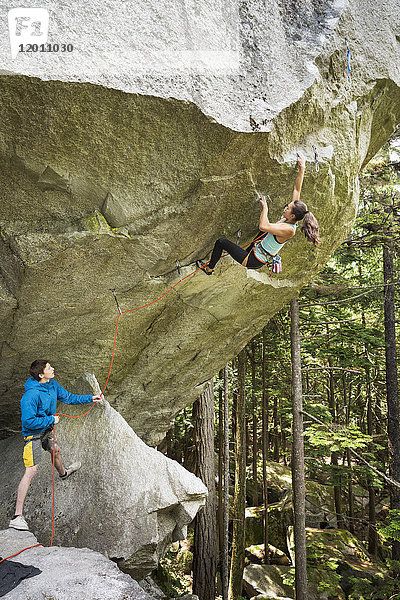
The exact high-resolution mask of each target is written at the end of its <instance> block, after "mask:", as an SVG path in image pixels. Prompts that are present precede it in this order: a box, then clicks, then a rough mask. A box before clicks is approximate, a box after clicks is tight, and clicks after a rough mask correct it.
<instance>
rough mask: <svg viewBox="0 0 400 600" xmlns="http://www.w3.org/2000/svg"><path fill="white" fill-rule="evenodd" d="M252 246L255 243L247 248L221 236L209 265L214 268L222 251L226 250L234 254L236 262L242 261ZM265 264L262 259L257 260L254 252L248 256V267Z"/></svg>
mask: <svg viewBox="0 0 400 600" xmlns="http://www.w3.org/2000/svg"><path fill="white" fill-rule="evenodd" d="M252 248H253V243H251V244H250V246H248V247H247V248H246V249H245V248H241V247H240V246H238V245H237V244H234V243H233V242H231V241H230V240H227V239H226V238H219V239H218V240H217V241H216V242H215V245H214V249H213V251H212V254H211V260H210V262H209V263H208V266H209V267H210V269H213V268H214V267H215V265H216V264H217V262H218V261H219V259H220V258H221V255H222V252H223V251H224V250H225V251H226V252H228V254H230V255H231V256H232V258H233V259H234V260H236V262H238V263H242V262H243V261H244V259H245V258H246V256H247V255H248V254H249V253H250V252H251V249H252ZM263 265H264V263H262V262H261V261H260V260H257V258H256V257H255V256H254V253H253V252H251V254H250V256H249V258H248V261H247V264H246V268H247V269H260V268H261V267H262V266H263Z"/></svg>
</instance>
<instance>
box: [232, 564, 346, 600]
mask: <svg viewBox="0 0 400 600" xmlns="http://www.w3.org/2000/svg"><path fill="white" fill-rule="evenodd" d="M335 575H336V574H335V573H332V572H329V569H328V570H325V571H324V570H323V569H308V571H307V576H308V600H345V597H346V596H345V594H344V592H343V590H342V589H341V587H340V586H339V585H338V577H337V576H336V577H335ZM243 587H244V590H245V592H246V594H247V595H248V596H249V597H254V596H256V597H258V596H261V598H263V597H266V598H282V597H285V598H290V599H292V600H293V598H294V568H293V567H287V566H282V565H248V566H247V567H245V569H244V575H243ZM261 598H258V600H261Z"/></svg>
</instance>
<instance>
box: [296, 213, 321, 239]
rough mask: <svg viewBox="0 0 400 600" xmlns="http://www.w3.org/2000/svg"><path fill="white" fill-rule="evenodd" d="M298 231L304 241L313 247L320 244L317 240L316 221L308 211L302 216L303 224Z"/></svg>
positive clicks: (317, 226)
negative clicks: (303, 236)
mask: <svg viewBox="0 0 400 600" xmlns="http://www.w3.org/2000/svg"><path fill="white" fill-rule="evenodd" d="M300 229H301V231H302V232H303V233H304V235H305V236H306V240H308V241H309V242H312V243H313V244H314V246H317V245H318V244H320V243H321V240H320V239H319V225H318V221H317V219H316V218H315V217H314V215H313V214H312V212H310V211H309V210H308V211H307V212H306V214H305V215H304V219H303V224H302V226H301V227H300Z"/></svg>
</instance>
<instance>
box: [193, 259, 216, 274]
mask: <svg viewBox="0 0 400 600" xmlns="http://www.w3.org/2000/svg"><path fill="white" fill-rule="evenodd" d="M197 267H198V268H199V269H201V270H202V271H203V273H205V274H206V275H212V274H213V273H214V269H210V267H209V266H208V265H207V264H206V263H202V262H201V261H200V260H198V261H197Z"/></svg>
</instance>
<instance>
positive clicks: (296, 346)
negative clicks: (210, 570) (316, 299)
mask: <svg viewBox="0 0 400 600" xmlns="http://www.w3.org/2000/svg"><path fill="white" fill-rule="evenodd" d="M290 341H291V357H292V402H293V449H292V482H293V505H294V545H295V589H296V600H307V557H306V530H305V526H306V511H305V496H306V494H305V481H304V438H303V412H302V411H303V392H302V381H301V355H300V324H299V303H298V300H297V298H294V299H293V300H291V302H290Z"/></svg>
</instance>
